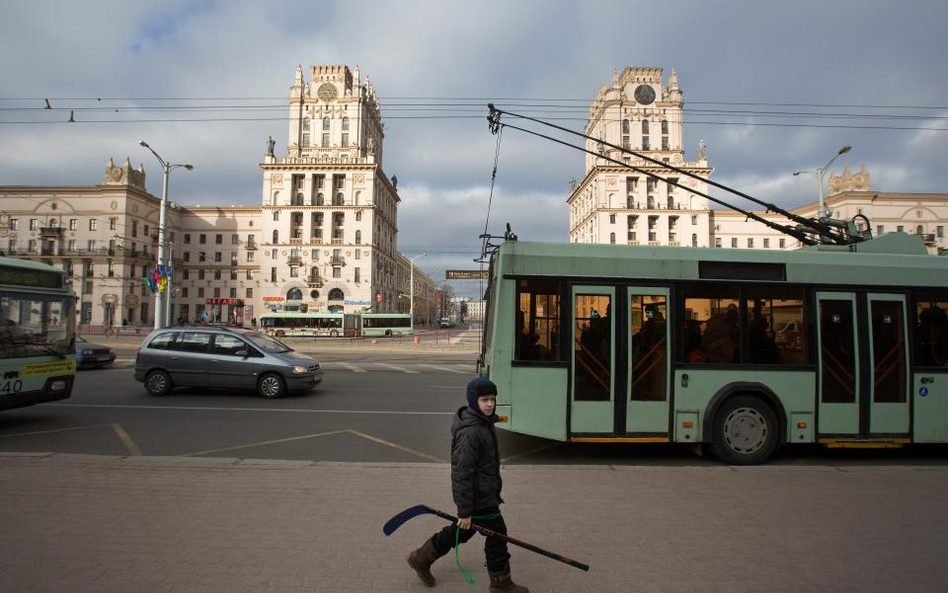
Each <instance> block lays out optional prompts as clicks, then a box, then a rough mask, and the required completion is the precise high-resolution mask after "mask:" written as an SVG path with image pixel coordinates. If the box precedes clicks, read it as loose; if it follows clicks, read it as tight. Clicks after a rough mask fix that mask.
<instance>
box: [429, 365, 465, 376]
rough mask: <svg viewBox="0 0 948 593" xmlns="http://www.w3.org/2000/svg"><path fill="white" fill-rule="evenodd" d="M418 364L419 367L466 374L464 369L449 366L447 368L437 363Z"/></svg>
mask: <svg viewBox="0 0 948 593" xmlns="http://www.w3.org/2000/svg"><path fill="white" fill-rule="evenodd" d="M418 366H420V367H428V368H430V369H437V370H439V371H444V372H446V373H456V374H458V375H463V374H466V373H465V372H464V371H459V370H457V369H451V368H448V367H443V366H438V365H436V364H424V363H418Z"/></svg>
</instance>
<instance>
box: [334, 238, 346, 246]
mask: <svg viewBox="0 0 948 593" xmlns="http://www.w3.org/2000/svg"><path fill="white" fill-rule="evenodd" d="M345 242H346V240H345V239H343V238H342V237H333V238H332V244H333V245H343V244H344V243H345Z"/></svg>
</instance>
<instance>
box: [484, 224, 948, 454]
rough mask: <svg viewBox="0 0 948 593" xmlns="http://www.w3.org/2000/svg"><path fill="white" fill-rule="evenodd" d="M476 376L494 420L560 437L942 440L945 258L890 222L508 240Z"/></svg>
mask: <svg viewBox="0 0 948 593" xmlns="http://www.w3.org/2000/svg"><path fill="white" fill-rule="evenodd" d="M486 319H487V324H486V327H485V330H484V331H485V336H484V341H483V344H484V345H483V350H482V352H481V355H480V357H479V359H478V371H479V373H480V375H481V376H483V377H487V378H490V379H491V380H493V381H494V382H495V383H496V384H497V386H498V391H499V395H498V399H497V413H498V414H499V415H500V416H501V421H500V422H499V423H498V424H497V426H498V427H499V428H503V429H506V430H510V431H513V432H517V433H523V434H529V435H535V436H539V437H545V438H548V439H555V440H559V441H569V442H623V443H629V442H646V443H657V442H660V443H684V444H704V443H708V444H710V446H711V450H712V451H713V452H714V453H715V454H716V455H717V456H718V457H719V458H721V459H722V460H724V461H725V462H728V463H733V464H753V463H761V462H763V461H764V460H766V459H767V458H768V457H769V456H770V455H771V454H772V453H773V452H774V451H775V450H776V448H777V447H778V446H780V445H783V444H787V443H821V444H823V445H826V446H831V447H899V446H902V445H904V444H907V443H942V442H948V257H939V256H933V255H929V254H927V252H926V251H925V248H924V245H923V244H922V243H921V241H920V240H919V239H918V238H917V237H910V236H908V235H906V234H903V233H891V234H887V235H884V236H882V237H879V238H876V239H872V240H868V241H864V242H861V243H857V244H854V245H845V246H842V245H836V246H826V245H820V246H813V247H807V248H804V249H800V250H796V251H782V250H745V249H741V250H738V249H733V250H731V249H713V248H711V249H708V248H691V247H657V246H656V247H653V246H622V245H578V244H541V243H529V242H517V241H507V242H505V243H503V244H502V245H501V246H500V247H499V248H498V249H497V250H496V251H495V252H494V253H493V255H492V257H491V264H490V276H489V280H488V294H487V314H486Z"/></svg>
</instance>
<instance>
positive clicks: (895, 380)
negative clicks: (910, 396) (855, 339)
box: [869, 300, 906, 403]
mask: <svg viewBox="0 0 948 593" xmlns="http://www.w3.org/2000/svg"><path fill="white" fill-rule="evenodd" d="M869 306H870V309H871V311H872V350H873V357H872V359H873V361H874V362H875V368H873V371H872V372H873V381H874V383H875V388H874V390H873V396H874V397H873V399H874V401H876V402H888V403H901V402H904V401H905V395H906V394H905V390H906V385H905V373H906V369H905V340H904V339H903V337H904V336H905V327H904V325H903V324H902V303H901V302H899V301H882V300H874V301H871V302H870V304H869Z"/></svg>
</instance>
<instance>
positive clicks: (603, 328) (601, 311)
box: [570, 286, 616, 435]
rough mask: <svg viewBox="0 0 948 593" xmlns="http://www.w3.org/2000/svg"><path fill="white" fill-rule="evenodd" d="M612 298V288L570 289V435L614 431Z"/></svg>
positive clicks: (613, 324)
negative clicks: (571, 300)
mask: <svg viewBox="0 0 948 593" xmlns="http://www.w3.org/2000/svg"><path fill="white" fill-rule="evenodd" d="M615 297H616V291H615V288H614V287H612V286H573V289H572V299H573V302H572V305H573V306H572V307H571V309H572V332H571V334H572V342H571V343H572V349H571V352H572V355H571V360H570V362H571V368H572V371H573V372H572V379H571V385H570V394H571V396H570V433H571V434H577V433H579V434H595V433H598V434H609V435H612V434H613V432H614V429H615V397H614V391H615V389H614V388H615V372H614V371H615V334H616V332H615V329H616V328H615V310H614V305H615Z"/></svg>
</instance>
